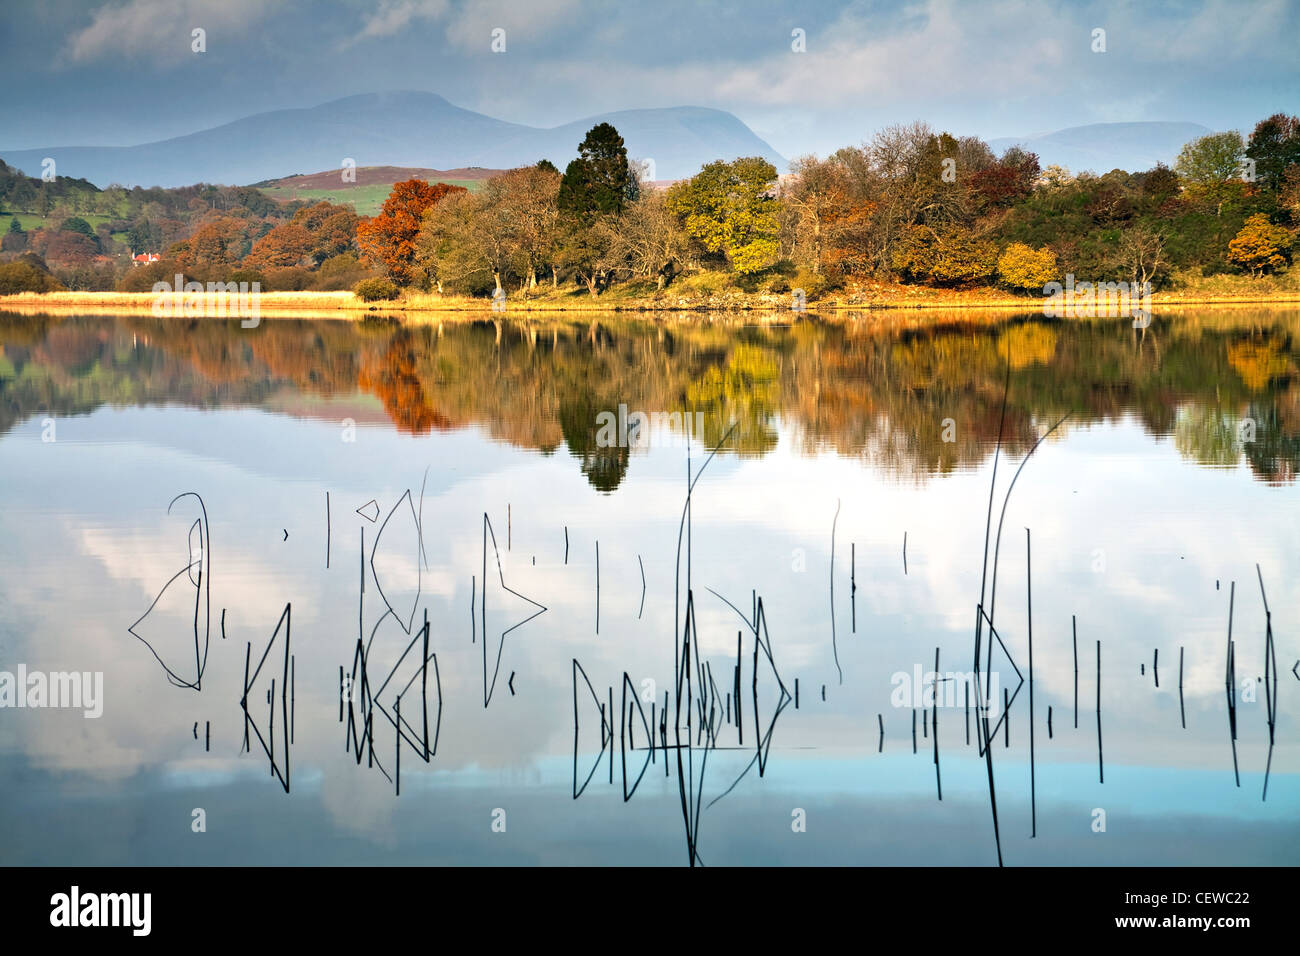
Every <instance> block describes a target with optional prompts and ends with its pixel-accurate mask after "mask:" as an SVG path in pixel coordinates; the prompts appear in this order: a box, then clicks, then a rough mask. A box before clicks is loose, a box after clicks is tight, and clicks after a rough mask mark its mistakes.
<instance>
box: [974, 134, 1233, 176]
mask: <svg viewBox="0 0 1300 956" xmlns="http://www.w3.org/2000/svg"><path fill="white" fill-rule="evenodd" d="M1210 132H1213V131H1212V130H1209V129H1206V128H1205V127H1204V126H1201V125H1199V124H1197V123H1093V124H1091V125H1089V126H1071V127H1070V128H1069V129H1062V130H1057V131H1056V132H1054V133H1041V134H1037V135H1034V136H1021V137H1014V136H1010V137H1004V138H1002V139H994V140H989V146H990V147H991V148H992V149H993V150H994V151H995V152H998V153H1001V152H1002V151H1003V150H1005V149H1006V148H1007V147H1009V146H1022V147H1024V148H1025V149H1028V150H1032V151H1033V152H1035V153H1037V154H1038V161H1039V163H1040V164H1041V165H1042V166H1043V168H1044V169H1046V168H1047V167H1048V166H1052V165H1056V166H1065V167H1066V168H1067V169H1069V170H1070V172H1073V173H1078V172H1082V171H1083V170H1085V169H1090V170H1092V171H1093V172H1094V173H1098V174H1104V173H1108V172H1110V171H1111V170H1112V169H1123V170H1126V171H1128V172H1131V173H1136V172H1143V171H1145V170H1148V169H1150V168H1151V167H1152V166H1154V165H1155V164H1156V163H1158V162H1160V163H1164V164H1165V165H1166V166H1172V165H1173V164H1174V160H1175V159H1176V158H1177V157H1178V151H1179V150H1180V149H1182V148H1183V144H1185V143H1187V142H1190V141H1191V140H1194V139H1196V138H1197V137H1198V136H1204V135H1206V134H1207V133H1210Z"/></svg>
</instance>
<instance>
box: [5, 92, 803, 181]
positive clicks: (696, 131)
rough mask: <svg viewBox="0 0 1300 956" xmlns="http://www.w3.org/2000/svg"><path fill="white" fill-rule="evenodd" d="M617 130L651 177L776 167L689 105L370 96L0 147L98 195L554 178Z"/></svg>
mask: <svg viewBox="0 0 1300 956" xmlns="http://www.w3.org/2000/svg"><path fill="white" fill-rule="evenodd" d="M601 122H608V123H612V124H613V125H614V126H615V127H617V129H618V131H619V132H620V133H621V134H622V135H623V139H624V141H625V142H626V143H627V149H628V155H629V156H630V157H632V158H634V159H640V160H646V159H652V160H654V177H653V178H656V179H680V178H685V177H688V176H691V175H693V174H694V173H695V172H697V171H698V170H699V168H700V166H701V165H703V164H704V163H707V162H710V161H712V160H715V159H734V158H736V157H737V156H763V157H765V158H767V159H768V160H769V161H770V162H772V163H773V164H774V165H775V166H776V167H777V168H778V170H784V168H785V165H786V163H785V159H784V158H783V157H782V156H781V155H780V154H778V153H777V152H776V151H775V150H774V149H772V147H771V146H769V145H768V144H767V143H765V142H764V141H763V140H762V139H760V138H759V137H758V136H757V135H755V134H754V132H753V131H752V130H751V129H750V128H749V127H748V126H746V125H745V124H744V123H742V122H741V121H740V120H738V119H737V118H736V117H735V116H733V115H732V114H730V113H727V112H724V111H722V110H714V109H705V108H703V107H696V106H682V107H671V108H665V109H645V110H624V111H622V112H617V113H607V114H603V115H600V116H590V117H587V118H585V119H580V120H575V121H574V122H572V123H566V124H565V125H563V126H557V127H554V128H551V129H540V128H537V127H533V126H524V125H522V124H518V123H508V122H506V121H504V120H499V119H494V118H493V117H490V116H485V115H483V114H482V113H475V112H473V111H472V110H466V109H462V108H460V107H458V106H455V105H453V104H451V103H449V102H448V101H447V100H445V99H444V98H443V97H441V96H438V95H437V94H434V93H370V94H364V95H360V96H349V97H346V98H344V99H341V100H335V101H333V102H330V103H325V104H323V105H321V106H316V107H312V108H310V109H291V110H276V111H273V112H269V113H258V114H256V115H254V116H248V117H245V118H244V119H240V120H235V121H234V122H232V123H227V124H225V125H224V126H217V127H214V128H212V129H207V130H203V131H201V132H197V133H191V134H189V135H187V136H178V137H175V138H173V139H166V140H162V141H160V142H156V143H145V144H142V145H139V146H117V147H105V146H62V147H43V148H41V149H21V150H6V149H0V157H3V158H4V159H5V161H7V162H8V163H9V164H10V165H12V166H17V167H18V168H19V169H22V170H23V171H24V172H26V173H28V174H29V175H37V176H39V175H40V173H41V160H42V159H44V158H45V157H47V156H49V157H53V158H54V160H55V162H56V163H57V164H58V174H59V175H60V176H79V177H84V178H86V179H88V180H90V181H91V182H93V183H95V184H96V185H98V186H101V187H102V186H107V185H109V184H111V183H120V184H122V185H126V186H136V185H139V186H184V185H190V184H192V183H196V182H209V183H219V184H227V185H231V184H248V183H255V182H261V181H265V180H268V179H271V178H274V177H280V176H284V175H285V174H286V173H288V172H289V171H297V172H301V171H306V170H330V169H339V168H340V166H341V164H342V163H343V161H344V159H352V160H353V161H354V162H355V163H356V164H357V166H358V167H362V166H367V167H370V166H382V165H391V166H406V167H419V168H427V167H436V168H438V169H449V170H454V169H457V168H462V167H474V166H478V167H483V168H485V169H509V168H512V167H515V166H523V165H531V164H533V163H535V162H537V161H538V160H539V159H549V160H550V161H551V162H553V163H555V165H556V166H558V167H560V168H561V169H563V168H564V165H565V164H566V163H567V162H568V161H569V160H570V159H572V158H573V157H574V156H576V155H577V151H578V143H579V142H581V140H582V138H583V136H584V135H585V134H586V132H587V130H588V129H590V128H591V127H592V126H594V125H595V124H597V123H601Z"/></svg>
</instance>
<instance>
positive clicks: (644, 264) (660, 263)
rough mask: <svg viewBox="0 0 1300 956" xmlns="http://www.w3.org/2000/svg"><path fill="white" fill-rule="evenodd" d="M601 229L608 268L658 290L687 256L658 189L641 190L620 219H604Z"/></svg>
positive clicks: (682, 235)
mask: <svg viewBox="0 0 1300 956" xmlns="http://www.w3.org/2000/svg"><path fill="white" fill-rule="evenodd" d="M601 228H603V229H605V230H607V231H608V236H607V241H608V252H607V256H606V261H607V262H608V263H609V265H610V267H611V268H614V269H619V268H622V269H626V270H627V272H628V273H629V274H631V275H634V276H639V277H642V278H647V279H649V278H653V279H654V280H655V284H656V286H657V287H658V288H660V289H662V288H663V287H664V285H665V284H666V283H667V282H669V281H670V280H671V279H672V278H673V276H675V275H676V274H677V272H678V271H680V267H681V264H682V263H683V262H684V261H685V260H686V258H687V257H688V256H689V255H690V240H689V238H688V237H687V235H686V233H685V232H683V231H682V228H681V226H680V225H679V224H678V222H677V216H676V214H675V213H674V212H673V211H672V210H671V209H670V208H669V206H668V201H667V197H666V195H665V193H664V192H663V191H662V190H658V189H650V188H647V189H644V190H643V191H642V193H641V196H640V198H638V199H636V200H635V201H634V202H632V203H630V204H629V205H628V207H627V209H626V210H625V211H624V213H623V215H622V216H620V217H618V218H617V219H612V218H611V219H607V220H606V221H605V222H604V223H603V224H602V227H601Z"/></svg>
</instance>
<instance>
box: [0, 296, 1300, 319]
mask: <svg viewBox="0 0 1300 956" xmlns="http://www.w3.org/2000/svg"><path fill="white" fill-rule="evenodd" d="M155 298H156V296H155V295H154V293H152V292H41V293H37V292H20V293H15V294H12V295H3V296H0V312H10V313H15V314H19V315H35V314H49V315H73V314H82V315H121V314H141V313H146V314H150V315H152V314H153V307H154V300H155ZM1047 301H1049V300H1048V299H1046V298H1043V297H1036V298H1016V297H1012V296H980V295H968V294H960V293H959V294H952V295H935V294H934V293H933V291H932V290H922V291H920V292H919V293H918V294H917V295H915V296H912V295H906V296H895V295H889V296H883V297H880V298H877V299H873V300H871V301H866V302H849V301H845V300H844V299H843V298H836V297H827V298H824V299H820V300H815V301H811V302H809V303H808V305H807V309H806V313H805V314H808V315H835V316H844V317H849V316H857V315H861V314H869V313H877V312H913V313H914V312H934V311H955V310H960V311H989V312H1019V313H1027V312H1034V313H1038V312H1042V311H1043V307H1044V304H1045V303H1046V302H1047ZM1150 305H1151V307H1152V309H1169V308H1181V307H1186V306H1214V307H1223V306H1297V307H1300V292H1274V293H1260V294H1253V295H1252V294H1231V293H1230V294H1224V293H1220V294H1213V293H1195V292H1166V293H1155V294H1153V295H1152V296H1151V299H1150ZM258 311H259V317H260V318H275V317H282V318H284V317H294V318H333V319H339V318H350V319H360V318H365V317H367V316H375V317H380V316H383V317H393V316H403V317H404V316H407V315H410V316H413V317H418V316H422V315H465V316H473V317H475V318H480V317H483V316H488V317H490V316H493V315H501V316H511V315H513V316H516V317H517V316H519V315H521V314H522V315H528V314H538V313H559V314H566V313H568V314H583V313H602V314H608V313H631V314H644V315H655V314H663V313H671V314H677V315H696V316H703V315H724V316H725V315H751V314H757V315H762V316H764V317H770V316H773V315H780V316H781V317H783V318H784V317H788V316H790V315H791V314H792V310H791V309H790V308H789V305H788V298H787V297H785V296H771V295H743V296H741V295H734V294H733V295H729V296H713V297H710V298H709V299H701V300H700V301H693V300H691V299H688V298H677V300H676V301H674V302H669V301H664V300H662V299H617V298H608V299H601V298H597V299H595V300H594V301H593V300H589V299H588V298H587V297H586V296H583V297H581V298H578V297H576V296H575V297H574V298H573V300H572V301H564V300H559V301H557V299H556V298H554V297H542V298H536V299H526V298H520V299H516V300H512V301H508V303H507V307H506V308H505V309H504V310H503V311H501V312H497V311H494V310H493V309H492V305H491V300H490V299H483V298H472V297H469V296H437V295H434V294H431V293H426V294H416V295H412V296H409V297H408V298H406V299H398V300H393V301H391V302H371V303H367V302H362V301H361V300H360V299H358V298H357V297H356V296H355V295H354V294H353V293H352V292H350V291H342V292H263V293H261V297H260V300H259V303H258ZM794 314H798V313H794ZM164 317H165V318H191V319H196V318H225V319H235V318H239V317H240V316H239V315H238V314H237V313H236V312H235V311H234V309H233V308H232V309H229V310H226V311H225V313H224V314H222V312H221V310H214V311H213V312H212V314H209V313H208V312H206V311H205V312H201V313H199V314H195V315H186V314H181V315H173V316H164Z"/></svg>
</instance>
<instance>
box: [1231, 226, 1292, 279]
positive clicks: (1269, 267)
mask: <svg viewBox="0 0 1300 956" xmlns="http://www.w3.org/2000/svg"><path fill="white" fill-rule="evenodd" d="M1294 240H1295V236H1294V235H1293V234H1292V233H1291V232H1290V231H1289V230H1287V229H1283V228H1282V227H1281V226H1275V225H1273V224H1272V223H1271V222H1269V221H1268V216H1266V215H1264V214H1263V213H1256V214H1255V215H1253V216H1251V217H1250V218H1249V219H1247V220H1246V223H1245V225H1243V226H1242V227H1241V231H1240V232H1238V233H1237V236H1236V238H1235V239H1233V240H1232V241H1230V242H1229V243H1228V261H1229V262H1233V263H1236V264H1237V265H1239V266H1241V267H1242V268H1243V269H1249V270H1250V274H1251V275H1252V276H1254V277H1256V278H1258V277H1260V276H1262V275H1263V274H1264V273H1265V272H1267V271H1276V270H1278V269H1281V268H1283V267H1284V266H1285V265H1286V252H1287V250H1288V249H1290V248H1291V243H1292V242H1293V241H1294Z"/></svg>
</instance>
